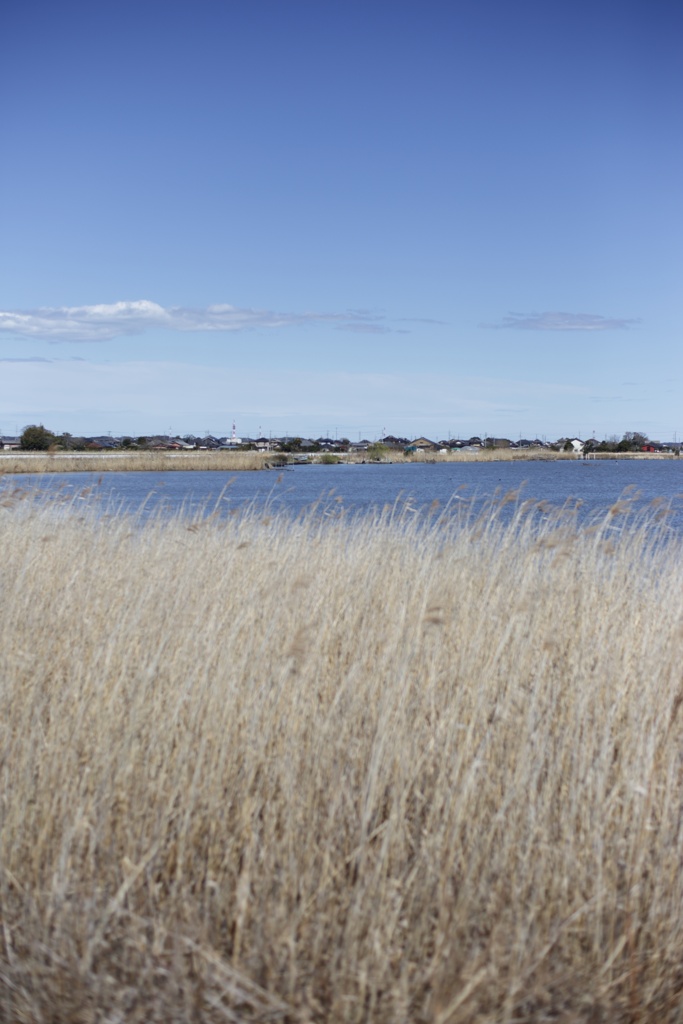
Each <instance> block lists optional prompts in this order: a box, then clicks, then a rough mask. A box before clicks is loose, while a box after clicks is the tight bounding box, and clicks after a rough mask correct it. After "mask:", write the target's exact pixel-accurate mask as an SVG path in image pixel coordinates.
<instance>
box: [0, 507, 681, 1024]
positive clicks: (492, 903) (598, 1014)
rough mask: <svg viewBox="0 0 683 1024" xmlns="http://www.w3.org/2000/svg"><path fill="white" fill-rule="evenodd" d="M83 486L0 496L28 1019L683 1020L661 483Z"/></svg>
mask: <svg viewBox="0 0 683 1024" xmlns="http://www.w3.org/2000/svg"><path fill="white" fill-rule="evenodd" d="M83 507H84V503H83V502H81V503H80V505H78V504H77V503H76V500H75V499H70V500H69V501H67V500H66V499H65V498H63V497H62V498H60V497H59V496H57V497H54V498H53V499H50V500H44V499H43V500H42V501H39V500H37V499H33V498H32V497H31V496H30V495H28V496H27V493H26V491H25V490H24V489H21V490H19V489H18V488H17V489H15V490H14V491H12V490H8V492H7V493H6V494H5V495H4V496H3V502H2V505H1V507H0V531H1V536H2V548H3V559H2V562H1V563H0V592H1V593H2V611H1V617H0V622H1V623H2V625H1V627H0V628H1V629H2V638H3V642H2V646H1V647H0V675H1V678H2V681H3V685H2V688H0V794H2V795H1V797H0V919H1V920H2V929H0V1015H2V1016H3V1019H6V1020H13V1021H29V1020H30V1021H43V1022H56V1021H60V1022H62V1021H86V1020H107V1021H115V1020H116V1021H123V1020H125V1021H127V1022H128V1021H130V1022H133V1024H135V1022H147V1021H164V1022H169V1024H180V1022H181V1021H182V1022H197V1024H199V1022H201V1024H214V1022H215V1024H219V1022H225V1021H232V1022H253V1024H265V1022H271V1024H272V1022H280V1024H323V1022H325V1024H327V1022H330V1024H352V1022H353V1024H357V1022H361V1021H367V1022H371V1024H400V1022H410V1024H413V1022H415V1024H470V1022H472V1021H499V1022H501V1024H511V1022H513V1021H527V1022H532V1021H542V1020H548V1021H549V1020H557V1021H569V1020H586V1021H589V1020H590V1021H603V1022H605V1024H627V1022H633V1021H637V1020H656V1021H658V1022H661V1024H673V1022H674V1021H680V1007H681V1000H682V999H683V980H682V978H681V968H680V963H681V934H682V930H683V909H682V908H683V875H682V873H681V857H682V855H683V823H682V820H681V807H682V806H683V765H682V762H681V747H680V729H681V715H682V714H683V712H682V711H681V705H682V704H683V686H682V684H681V672H680V649H681V641H682V639H683V619H682V617H681V601H680V595H681V593H682V591H683V558H682V557H681V556H682V555H683V550H682V544H681V541H680V540H679V539H677V538H676V537H675V536H670V535H669V533H668V530H667V505H666V503H662V504H661V505H660V506H659V507H657V506H654V507H652V508H651V509H650V511H649V513H648V518H643V517H642V516H641V515H640V514H639V513H637V512H636V511H635V503H634V502H631V501H629V500H627V499H624V500H620V501H619V502H617V503H616V504H615V505H613V506H612V508H611V509H610V510H609V512H608V513H606V514H605V515H604V516H603V517H602V518H601V519H599V520H594V521H593V522H592V523H590V524H589V525H588V526H585V527H584V526H580V525H578V524H577V520H576V518H575V516H574V515H573V514H572V511H571V509H569V508H567V509H565V510H564V511H561V512H552V511H550V510H549V509H548V506H547V505H546V504H544V503H540V504H539V503H537V502H535V501H526V502H521V501H520V499H519V497H518V496H517V495H516V494H508V495H506V496H504V497H503V498H502V499H499V500H498V502H497V503H492V504H490V505H489V506H488V508H487V509H486V511H485V512H484V513H481V514H475V512H474V511H473V510H472V509H469V510H468V508H463V510H462V512H461V514H460V515H459V516H453V515H452V510H450V509H449V510H448V513H449V514H448V515H445V514H444V515H443V516H442V511H441V510H440V509H439V508H438V507H434V508H433V509H432V510H431V512H430V513H429V514H425V515H416V514H415V509H414V508H412V507H411V506H410V505H409V504H406V505H404V506H400V505H398V504H397V505H395V506H392V507H389V508H386V509H384V510H383V511H381V512H379V511H378V512H376V513H372V514H368V515H365V516H352V515H349V514H346V513H345V512H344V510H343V508H342V507H341V506H340V505H339V503H337V502H335V501H332V500H330V501H329V502H328V503H325V502H324V501H323V502H321V503H318V504H317V505H316V506H315V507H313V508H312V509H311V511H310V512H309V513H308V515H307V516H303V517H301V516H299V517H290V518H288V517H285V516H283V515H272V514H269V513H268V512H266V513H263V512H259V511H257V510H256V509H255V508H252V509H251V511H249V510H247V511H245V512H244V513H243V514H241V515H239V516H235V517H227V518H220V517H219V516H217V515H208V516H206V515H204V514H201V515H199V514H197V515H193V516H188V515H185V516H183V515H178V516H176V517H175V518H172V519H170V520H168V519H167V520H164V519H163V518H161V517H159V518H157V519H155V520H152V521H147V522H143V521H142V520H141V519H139V518H136V517H134V516H127V515H113V516H107V515H106V514H102V512H101V511H99V512H97V513H96V512H94V511H93V512H90V511H89V509H88V508H87V507H86V509H85V511H83ZM511 509H512V511H513V514H512V516H511V517H510V511H511ZM503 510H504V511H503Z"/></svg>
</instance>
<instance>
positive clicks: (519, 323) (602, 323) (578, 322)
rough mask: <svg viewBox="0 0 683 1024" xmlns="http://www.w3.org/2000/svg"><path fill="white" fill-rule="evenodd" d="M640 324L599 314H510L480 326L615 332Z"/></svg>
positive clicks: (530, 329) (526, 329) (520, 329)
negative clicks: (497, 321) (497, 320)
mask: <svg viewBox="0 0 683 1024" xmlns="http://www.w3.org/2000/svg"><path fill="white" fill-rule="evenodd" d="M638 323H640V320H634V319H631V320H628V319H625V318H623V317H609V316H599V315H598V314H597V313H509V314H508V315H507V316H504V317H503V319H502V320H501V321H500V322H499V323H495V324H480V325H479V326H480V327H493V328H511V329H512V330H516V331H614V330H626V329H628V328H629V327H633V325H634V324H638Z"/></svg>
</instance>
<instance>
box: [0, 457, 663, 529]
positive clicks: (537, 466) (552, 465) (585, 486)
mask: <svg viewBox="0 0 683 1024" xmlns="http://www.w3.org/2000/svg"><path fill="white" fill-rule="evenodd" d="M26 485H31V486H37V487H38V488H39V489H40V490H41V491H44V492H46V493H54V492H55V490H62V491H65V492H66V493H67V494H70V495H73V496H74V497H75V498H76V500H80V496H81V495H83V497H82V500H86V501H87V500H88V496H87V495H84V494H83V492H84V491H87V490H88V489H89V488H92V489H93V491H92V493H94V494H95V495H96V496H97V498H98V500H100V501H101V503H102V504H103V505H104V506H108V507H110V508H111V507H112V506H113V507H115V508H125V509H128V510H133V511H138V510H140V509H142V508H144V509H145V510H149V511H150V512H153V511H159V509H160V508H161V509H164V510H165V511H168V512H169V513H172V512H175V511H178V510H179V509H182V508H184V509H186V510H188V511H199V510H201V509H204V508H208V509H209V510H211V509H212V508H214V507H216V503H217V502H218V507H219V508H220V509H221V511H223V512H225V513H229V512H230V511H232V510H234V509H240V508H243V507H244V506H245V505H249V504H255V505H256V506H257V507H259V508H261V507H264V508H265V507H269V508H270V509H272V510H278V511H279V510H286V511H289V512H292V513H297V512H300V511H302V510H304V509H306V508H308V507H310V506H311V505H313V504H314V503H315V502H318V501H319V500H320V499H321V498H323V499H324V500H325V503H330V504H332V505H333V506H335V507H338V506H339V505H343V507H344V508H345V509H349V510H354V511H359V512H360V511H365V510H367V509H370V508H373V507H375V508H377V507H379V508H381V507H382V506H384V505H386V504H393V503H394V502H396V501H398V502H399V503H401V502H403V501H405V500H407V499H410V503H411V505H412V506H414V507H418V508H426V507H429V506H430V505H431V504H432V503H433V502H434V501H438V502H439V503H440V505H442V506H443V505H446V504H447V503H449V502H451V504H453V505H457V504H458V503H459V502H462V501H463V500H471V501H474V502H475V503H476V504H479V503H480V502H482V503H483V502H484V501H486V500H487V499H490V498H491V497H494V496H495V495H496V493H501V494H502V493H506V492H508V491H516V490H518V489H520V488H521V494H522V497H523V498H535V499H538V500H539V501H546V502H549V503H550V504H551V505H553V506H563V505H564V504H565V503H566V502H568V501H579V502H580V503H581V507H580V515H581V516H586V517H587V516H590V515H591V514H595V513H599V512H601V511H606V510H607V509H608V508H609V507H610V506H611V505H613V504H614V502H615V501H617V500H618V499H619V498H620V497H621V496H622V495H623V494H624V492H625V491H627V489H629V488H631V489H633V492H634V493H635V494H636V495H637V499H636V504H637V505H638V507H639V508H641V507H642V508H643V509H644V508H645V507H646V506H647V505H648V504H649V503H650V502H651V501H652V500H653V499H657V498H664V499H666V500H668V501H670V502H671V503H672V506H673V513H672V515H671V517H670V521H671V524H672V526H676V527H677V528H678V529H681V528H683V459H681V460H678V459H676V460H675V461H674V460H671V461H667V462H663V461H662V462H659V461H654V460H652V461H650V460H642V461H632V460H623V461H607V460H605V461H600V462H597V461H596V462H590V461H585V462H584V461H583V460H577V461H575V462H574V461H572V462H524V463H521V462H520V463H517V462H494V463H486V462H469V463H462V464H458V463H442V464H436V465H429V464H424V463H422V464H421V463H412V464H408V465H348V466H347V465H343V464H342V465H336V466H323V465H319V466H317V465H312V466H295V467H292V468H289V469H285V470H271V471H260V472H241V473H220V472H196V471H189V472H184V471H173V472H169V473H116V472H111V473H104V474H95V473H63V474H61V473H60V474H55V475H49V476H48V475H46V476H43V477H38V476H35V475H23V474H22V475H19V476H12V477H5V478H4V479H3V480H2V482H0V489H2V490H5V491H6V490H8V489H12V488H14V487H17V486H26Z"/></svg>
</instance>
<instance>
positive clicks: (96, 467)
mask: <svg viewBox="0 0 683 1024" xmlns="http://www.w3.org/2000/svg"><path fill="white" fill-rule="evenodd" d="M675 459H676V455H675V454H674V453H673V452H592V453H590V454H588V455H583V454H581V453H579V454H576V453H574V452H555V451H551V450H549V449H547V448H543V449H538V448H525V449H518V448H512V449H511V448H502V449H494V450H487V449H482V450H481V451H479V452H472V451H467V452H459V451H450V452H447V453H442V452H431V451H430V452H414V453H411V454H408V455H405V454H404V453H403V452H402V451H396V452H392V451H389V452H387V453H386V455H384V456H383V457H382V458H381V459H369V458H367V456H366V454H365V453H363V452H339V453H335V454H334V456H333V457H332V458H330V456H329V453H326V452H313V453H311V454H306V453H304V452H302V453H300V454H296V455H292V454H291V453H285V452H249V451H246V452H234V451H197V452H194V451H193V452H170V451H169V452H164V451H161V452H125V451H122V452H19V453H17V452H16V451H9V452H0V476H2V475H12V474H35V475H41V474H46V473H110V472H118V473H131V472H150V473H151V472H169V471H171V472H175V471H184V472H187V471H198V472H224V473H225V472H230V473H235V472H258V471H261V470H264V469H283V468H286V467H288V466H296V465H368V466H381V465H390V464H395V465H407V464H410V463H413V464H419V463H424V464H429V465H438V464H442V463H443V464H446V463H447V464H457V463H465V462H467V463H470V462H583V461H586V462H588V461H590V462H594V461H595V462H597V461H609V462H617V461H619V462H621V461H640V460H643V461H645V460H647V461H660V462H662V461H664V462H667V461H672V460H675Z"/></svg>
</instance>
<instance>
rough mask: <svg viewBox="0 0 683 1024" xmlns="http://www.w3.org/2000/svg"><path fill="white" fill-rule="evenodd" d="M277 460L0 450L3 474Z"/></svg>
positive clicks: (257, 464) (239, 455) (249, 466)
mask: <svg viewBox="0 0 683 1024" xmlns="http://www.w3.org/2000/svg"><path fill="white" fill-rule="evenodd" d="M280 461H281V459H279V458H278V456H277V453H273V452H269V453H262V452H229V451H228V452H221V451H211V452H209V451H206V452H124V451H121V452H108V453H106V454H103V453H97V452H94V453H92V454H91V453H89V452H87V453H86V452H83V453H73V454H69V453H61V452H55V453H46V454H42V453H36V454H30V455H29V454H14V453H10V454H2V453H0V476H1V475H2V474H3V473H107V472H119V473H122V472H125V473H135V472H141V473H149V472H160V471H163V472H168V471H170V470H184V471H187V470H203V471H206V470H223V471H228V472H237V471H239V470H257V469H268V468H270V466H272V465H273V464H278V463H279V462H280Z"/></svg>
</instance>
